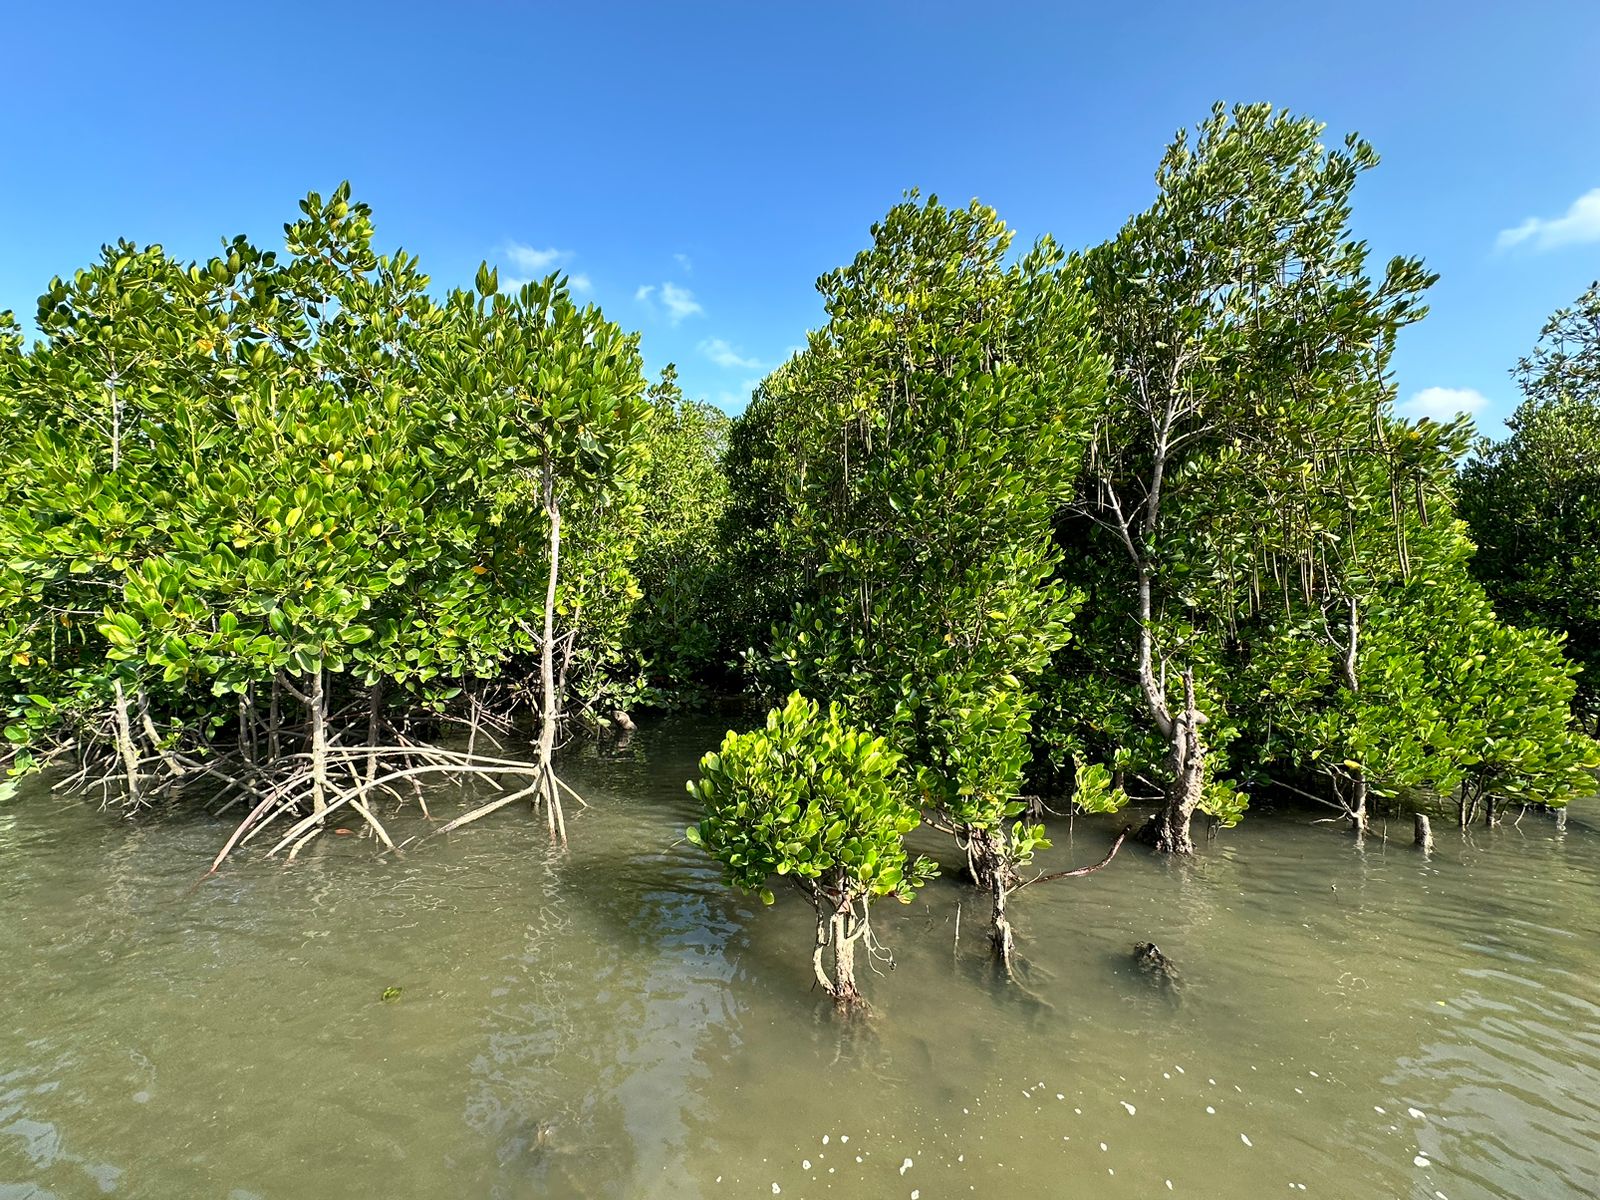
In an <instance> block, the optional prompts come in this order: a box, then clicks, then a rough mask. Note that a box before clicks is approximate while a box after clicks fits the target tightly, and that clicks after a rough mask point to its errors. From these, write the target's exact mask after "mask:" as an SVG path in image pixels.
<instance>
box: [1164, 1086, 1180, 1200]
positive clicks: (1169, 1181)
mask: <svg viewBox="0 0 1600 1200" xmlns="http://www.w3.org/2000/svg"><path fill="white" fill-rule="evenodd" d="M1172 1069H1173V1070H1174V1071H1176V1072H1177V1073H1178V1074H1179V1075H1182V1074H1183V1068H1182V1067H1180V1066H1179V1065H1178V1064H1177V1063H1173V1064H1172ZM1167 1182H1168V1183H1171V1182H1172V1180H1170V1179H1169V1180H1167Z"/></svg>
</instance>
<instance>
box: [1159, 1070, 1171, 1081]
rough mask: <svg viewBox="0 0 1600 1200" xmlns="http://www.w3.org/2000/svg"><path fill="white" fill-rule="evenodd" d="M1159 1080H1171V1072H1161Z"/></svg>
mask: <svg viewBox="0 0 1600 1200" xmlns="http://www.w3.org/2000/svg"><path fill="white" fill-rule="evenodd" d="M1161 1078H1163V1079H1171V1078H1172V1072H1171V1071H1163V1072H1161Z"/></svg>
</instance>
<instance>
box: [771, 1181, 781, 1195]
mask: <svg viewBox="0 0 1600 1200" xmlns="http://www.w3.org/2000/svg"><path fill="white" fill-rule="evenodd" d="M782 1191H783V1189H782V1188H781V1187H779V1186H778V1185H777V1184H773V1185H772V1194H773V1195H774V1196H776V1195H778V1194H780V1193H781V1192H782Z"/></svg>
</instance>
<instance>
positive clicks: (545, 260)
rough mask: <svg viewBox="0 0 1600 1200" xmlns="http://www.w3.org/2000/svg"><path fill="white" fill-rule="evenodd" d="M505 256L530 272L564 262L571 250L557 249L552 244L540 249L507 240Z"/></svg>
mask: <svg viewBox="0 0 1600 1200" xmlns="http://www.w3.org/2000/svg"><path fill="white" fill-rule="evenodd" d="M506 257H507V258H508V259H510V260H511V261H512V262H514V263H515V264H516V265H517V266H518V268H520V269H521V270H524V271H528V272H530V273H532V272H534V271H545V270H548V269H549V268H551V267H553V266H556V265H558V264H560V263H564V262H566V261H567V260H569V259H570V258H572V251H571V250H557V249H556V248H555V247H554V246H551V247H549V248H548V249H545V250H540V249H538V248H536V247H534V246H527V245H524V244H523V243H522V242H507V243H506Z"/></svg>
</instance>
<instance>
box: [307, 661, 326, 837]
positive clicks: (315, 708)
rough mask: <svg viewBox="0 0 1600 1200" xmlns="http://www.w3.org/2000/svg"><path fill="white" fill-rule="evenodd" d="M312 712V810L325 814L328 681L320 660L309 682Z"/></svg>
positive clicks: (309, 705)
mask: <svg viewBox="0 0 1600 1200" xmlns="http://www.w3.org/2000/svg"><path fill="white" fill-rule="evenodd" d="M307 686H308V688H309V689H310V690H309V692H308V693H307V694H308V695H309V696H310V702H309V704H308V706H307V707H309V708H310V710H311V809H312V811H313V812H318V813H320V812H323V811H325V810H326V809H327V807H328V791H329V786H328V695H327V681H326V679H325V674H324V672H323V669H322V662H321V660H320V659H319V660H318V662H317V669H316V670H315V671H313V672H312V673H311V678H310V680H308V681H307Z"/></svg>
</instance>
